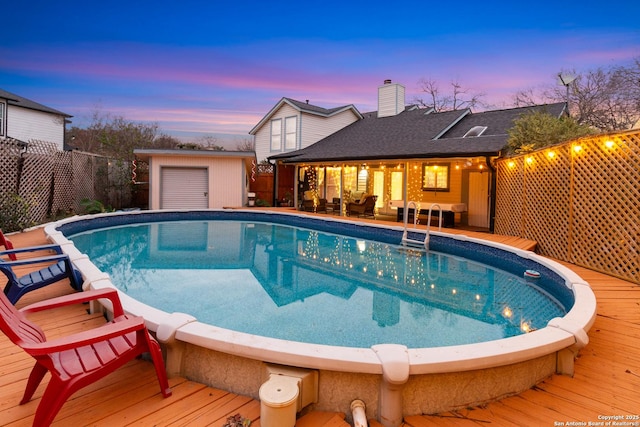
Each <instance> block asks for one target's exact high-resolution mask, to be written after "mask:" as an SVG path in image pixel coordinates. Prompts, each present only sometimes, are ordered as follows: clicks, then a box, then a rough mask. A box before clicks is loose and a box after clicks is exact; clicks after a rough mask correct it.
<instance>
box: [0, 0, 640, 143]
mask: <svg viewBox="0 0 640 427" xmlns="http://www.w3.org/2000/svg"><path fill="white" fill-rule="evenodd" d="M5 3H8V4H4V5H3V6H2V8H1V12H0V15H1V16H2V22H3V29H2V41H1V42H0V88H2V89H4V90H7V91H9V92H13V93H15V94H18V95H21V96H24V97H27V98H29V99H32V100H34V101H36V102H39V103H42V104H44V105H47V106H49V107H52V108H55V109H58V110H60V111H63V112H65V113H67V114H70V115H72V116H74V117H73V118H72V122H73V123H72V125H74V126H79V127H86V126H87V125H88V124H89V123H90V120H91V116H92V115H93V113H94V112H96V111H98V112H100V113H101V114H111V115H114V116H123V117H124V118H125V119H128V120H133V121H142V122H146V123H158V125H159V127H160V129H161V131H162V132H164V133H167V134H169V135H172V136H176V137H178V138H181V139H184V140H187V139H189V138H190V137H194V136H196V137H197V136H202V135H210V136H217V137H218V138H221V140H224V139H229V138H230V139H232V140H233V139H234V138H235V139H236V140H237V141H241V140H242V139H243V138H247V137H248V136H249V135H248V132H249V130H251V128H252V127H253V126H254V125H255V124H257V123H258V121H259V120H260V119H261V118H262V117H263V116H264V115H265V114H266V113H267V112H268V111H269V110H270V109H271V108H272V107H273V106H274V105H275V104H276V103H277V102H278V101H279V100H280V99H281V98H282V97H284V96H286V97H290V98H294V99H297V100H300V101H304V100H309V102H310V103H312V104H315V105H319V106H321V107H327V108H331V107H335V106H339V105H345V104H354V105H355V106H356V107H357V108H358V110H360V112H367V111H372V110H376V109H377V107H376V101H377V98H376V97H377V88H378V86H380V85H381V84H382V82H383V81H384V80H385V79H392V80H393V81H394V82H398V83H402V84H403V85H404V86H405V87H406V92H407V101H408V102H409V101H411V100H412V99H413V97H414V96H416V95H419V92H418V81H419V80H420V79H421V78H430V79H433V80H436V81H438V82H440V83H441V86H442V89H443V90H446V89H447V86H448V84H449V82H450V81H451V80H453V79H456V80H458V81H459V82H460V83H462V85H463V86H464V87H465V88H468V89H471V90H473V91H476V92H482V93H484V94H485V97H484V101H485V102H486V103H488V104H490V105H491V106H492V107H494V108H503V107H511V106H512V105H513V104H512V96H513V95H514V94H515V93H516V92H517V91H519V90H523V89H527V88H531V87H539V86H542V85H548V84H550V83H553V82H554V76H555V75H557V74H558V72H559V71H561V70H567V69H576V70H578V71H583V70H589V69H595V68H597V67H609V66H611V65H627V64H630V63H631V61H632V60H633V59H634V58H638V57H640V24H639V23H638V22H639V21H638V16H640V2H637V1H627V0H625V1H622V2H620V1H608V2H602V1H598V2H596V1H591V0H586V1H581V2H559V1H553V2H552V1H547V0H543V1H532V2H520V1H509V2H488V1H483V2H482V1H477V2H465V1H461V2H460V1H459V2H429V1H420V2H414V1H404V2H398V1H385V2H379V1H347V0H343V1H339V2H337V1H331V0H326V1H299V0H298V1H273V2H268V1H229V0H227V1H224V2H220V1H217V0H214V1H190V0H184V1H177V2H176V1H171V2H169V1H164V0H156V1H153V2H144V1H135V0H134V1H128V2H123V1H110V2H88V1H83V2H78V1H66V2H65V1H63V2H53V1H41V0H35V1H30V2H17V1H13V2H5ZM228 135H231V136H228ZM233 135H235V137H234V136H233Z"/></svg>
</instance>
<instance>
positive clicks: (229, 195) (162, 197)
mask: <svg viewBox="0 0 640 427" xmlns="http://www.w3.org/2000/svg"><path fill="white" fill-rule="evenodd" d="M134 154H135V155H136V158H137V159H138V160H141V161H144V162H146V163H148V164H149V208H150V209H214V208H227V207H241V206H245V205H247V197H248V191H249V180H250V179H251V170H252V167H253V165H255V153H254V152H252V151H211V150H159V149H138V150H134Z"/></svg>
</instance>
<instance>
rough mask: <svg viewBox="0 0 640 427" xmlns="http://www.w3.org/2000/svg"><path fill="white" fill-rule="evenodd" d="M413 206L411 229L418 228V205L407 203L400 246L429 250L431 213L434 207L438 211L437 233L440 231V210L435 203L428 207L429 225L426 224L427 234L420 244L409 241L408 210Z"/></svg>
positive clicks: (417, 241) (418, 241)
mask: <svg viewBox="0 0 640 427" xmlns="http://www.w3.org/2000/svg"><path fill="white" fill-rule="evenodd" d="M412 205H413V209H414V214H413V228H417V226H418V215H419V214H420V212H419V210H418V204H417V203H416V202H414V201H413V200H412V201H409V202H407V207H406V211H405V213H404V230H403V232H402V245H403V246H414V247H416V246H417V247H424V249H425V250H426V251H428V250H429V237H430V235H429V230H430V226H431V213H432V211H433V208H434V207H437V209H438V211H440V215H439V216H438V217H439V221H438V231H442V208H441V207H440V205H439V204H437V203H432V204H431V206H430V207H429V216H428V221H429V223H428V224H427V232H426V234H425V236H424V241H423V242H421V241H420V240H415V239H409V236H408V234H409V230H408V229H409V208H410V207H411V206H412Z"/></svg>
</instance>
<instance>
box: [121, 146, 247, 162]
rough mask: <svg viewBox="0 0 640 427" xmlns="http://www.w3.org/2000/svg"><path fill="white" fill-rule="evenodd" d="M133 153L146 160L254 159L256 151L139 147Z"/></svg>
mask: <svg viewBox="0 0 640 427" xmlns="http://www.w3.org/2000/svg"><path fill="white" fill-rule="evenodd" d="M133 154H135V155H136V157H137V158H138V159H140V160H142V161H144V162H148V161H149V158H151V157H154V156H172V157H227V158H238V159H254V158H255V157H256V153H254V152H253V151H225V150H182V149H157V148H137V149H135V150H133Z"/></svg>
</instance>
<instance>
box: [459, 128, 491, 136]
mask: <svg viewBox="0 0 640 427" xmlns="http://www.w3.org/2000/svg"><path fill="white" fill-rule="evenodd" d="M485 130H487V127H486V126H474V127H472V128H471V129H469V130H468V131H467V133H465V134H464V136H463V138H469V137H471V136H480V135H482V134H483V133H484V131H485Z"/></svg>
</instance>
